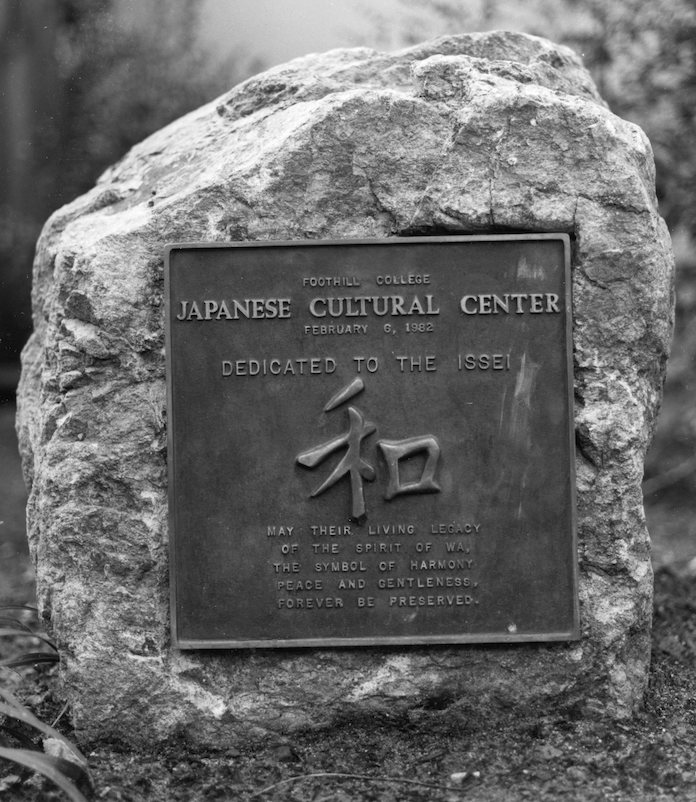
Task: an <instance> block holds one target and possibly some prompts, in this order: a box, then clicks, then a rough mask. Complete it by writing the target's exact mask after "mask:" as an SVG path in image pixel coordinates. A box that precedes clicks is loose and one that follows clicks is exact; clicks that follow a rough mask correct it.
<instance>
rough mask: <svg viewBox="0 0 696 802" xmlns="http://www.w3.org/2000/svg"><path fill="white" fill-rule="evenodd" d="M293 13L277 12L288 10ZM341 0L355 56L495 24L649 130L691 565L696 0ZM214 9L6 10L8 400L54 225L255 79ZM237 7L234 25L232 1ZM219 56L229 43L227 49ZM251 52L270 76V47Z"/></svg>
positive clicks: (676, 473) (200, 5)
mask: <svg viewBox="0 0 696 802" xmlns="http://www.w3.org/2000/svg"><path fill="white" fill-rule="evenodd" d="M317 2H321V0H317ZM285 3H286V0H278V6H279V7H280V5H281V4H283V5H285ZM345 3H346V4H347V5H348V4H350V5H351V6H354V7H357V8H359V10H360V17H361V18H362V19H363V21H364V24H363V25H362V26H361V27H360V29H359V30H352V31H347V32H346V45H349V46H351V45H355V44H363V45H368V46H372V47H377V48H382V49H394V48H397V47H402V46H405V45H408V44H411V43H413V42H416V41H422V40H424V39H427V38H430V37H433V36H438V35H443V34H452V33H459V32H469V31H476V30H490V29H496V28H499V29H514V30H522V31H526V32H528V33H532V34H536V35H540V36H545V37H546V38H549V39H552V40H554V41H557V42H561V43H564V44H567V45H568V46H570V47H571V48H573V49H574V50H575V51H576V52H578V53H579V54H580V55H581V56H582V58H583V60H584V62H585V64H586V66H587V67H588V69H589V70H590V71H591V73H592V74H593V76H594V79H595V81H596V83H597V85H598V86H599V88H600V91H601V92H602V94H603V96H604V98H605V99H606V101H607V103H608V104H609V106H610V107H611V108H612V110H613V111H615V112H616V113H617V114H618V115H620V116H622V117H624V118H627V119H629V120H632V121H634V122H636V123H638V124H639V125H640V126H641V127H642V128H643V129H644V130H645V131H646V133H647V134H648V136H649V138H650V140H651V142H652V145H653V149H654V152H655V159H656V165H657V192H658V197H659V200H660V205H661V210H662V214H663V216H664V217H665V219H666V220H667V223H668V225H669V227H670V231H671V233H672V237H673V241H674V245H675V252H676V255H677V262H678V272H677V288H678V302H677V326H676V339H675V347H674V353H673V358H672V361H671V364H670V371H669V378H668V382H667V388H666V396H665V403H664V408H663V415H662V417H661V422H660V425H659V431H658V437H657V439H656V442H655V446H654V447H653V449H652V451H651V455H650V458H649V460H648V464H647V468H646V480H647V481H646V485H645V488H646V491H647V496H648V501H649V505H648V513H649V517H650V518H651V520H650V524H651V528H652V530H653V533H654V534H657V535H658V537H657V538H656V539H657V540H659V539H660V538H659V535H660V534H661V533H668V534H671V535H673V536H674V537H673V540H672V541H670V542H672V543H675V544H676V543H677V541H678V540H679V538H681V540H679V542H680V543H681V545H679V546H674V548H676V549H677V551H676V552H674V551H672V552H670V553H668V554H665V555H663V557H664V559H665V560H666V561H668V560H669V559H672V558H683V559H686V558H687V556H688V555H690V554H692V553H693V549H692V547H691V543H693V542H694V536H695V535H696V500H695V499H696V492H694V491H696V405H695V404H694V403H693V398H692V395H693V390H692V388H693V387H694V371H695V370H696V366H695V364H694V354H695V353H696V317H695V315H694V312H695V311H696V256H695V255H694V249H693V242H694V239H695V238H696V182H695V179H696V126H695V124H694V115H695V113H696V112H695V109H696V0H651V2H649V3H646V2H644V0H612V2H611V3H608V2H606V0H526V2H524V3H520V2H518V0H371V2H369V3H368V2H367V0H345ZM205 4H206V0H2V2H1V3H0V393H1V398H4V400H5V401H7V402H8V403H11V400H12V397H13V392H14V382H15V381H16V378H17V375H18V358H19V353H20V350H21V348H22V345H23V343H24V341H25V340H26V338H27V337H28V335H29V333H30V329H31V315H30V302H29V294H30V276H31V263H32V258H33V252H34V246H35V242H36V238H37V236H38V234H39V231H40V229H41V226H42V224H43V222H44V221H45V220H46V218H47V217H48V215H49V214H50V213H51V212H52V211H53V210H54V209H56V208H58V207H59V206H60V205H62V204H63V203H66V202H68V201H70V200H71V199H72V198H74V197H76V196H77V195H79V194H80V193H82V192H84V191H85V190H86V189H88V188H89V187H90V186H91V185H92V184H93V183H94V181H95V179H96V178H97V177H98V176H99V174H100V173H101V172H102V170H104V169H105V168H106V167H107V166H108V165H109V164H111V163H113V162H114V161H116V160H117V159H119V158H120V157H121V156H122V155H123V154H124V153H125V152H126V151H127V150H128V148H129V147H130V146H131V145H133V144H135V143H136V142H138V141H139V140H141V139H143V138H144V137H145V136H146V135H147V134H149V133H151V132H152V131H154V130H156V129H158V128H160V127H162V126H163V125H164V124H166V123H167V122H169V121H170V120H172V119H174V118H176V117H178V116H180V115H181V114H183V113H185V112H187V111H189V110H190V109H192V108H195V107H197V106H198V105H200V104H202V103H204V102H206V101H207V100H210V99H212V98H213V97H215V96H216V95H217V94H219V93H221V92H223V91H225V90H226V89H228V88H230V87H231V86H232V85H233V84H235V83H237V82H238V81H239V80H240V79H242V78H244V77H246V76H247V75H249V74H250V71H251V69H252V62H251V60H250V59H248V58H246V59H245V57H244V56H243V55H242V54H240V53H239V52H237V53H235V52H232V53H226V54H225V57H224V58H222V59H221V58H220V52H217V53H216V54H214V57H213V54H212V53H211V52H210V49H209V48H206V46H205V45H204V43H203V40H202V39H201V37H199V35H198V33H199V27H200V24H201V20H202V15H204V14H205V13H206V5H205ZM329 5H331V4H329ZM229 6H230V7H231V8H230V13H231V15H232V19H234V6H235V2H232V0H230V1H229ZM334 8H335V6H334ZM224 47H225V45H224V40H223V41H222V42H221V43H220V46H219V48H218V51H221V50H222V51H224ZM307 49H308V50H311V49H313V48H312V46H311V44H310V45H309V46H308V48H307ZM251 54H252V56H254V55H255V56H256V60H255V61H254V62H253V67H254V68H255V69H256V70H258V69H260V68H261V67H262V66H263V51H262V50H260V49H257V51H256V53H255V54H254V52H253V49H252V51H251ZM0 512H2V510H0ZM682 541H683V542H682ZM669 548H672V546H670V547H669ZM694 570H696V564H695V566H694Z"/></svg>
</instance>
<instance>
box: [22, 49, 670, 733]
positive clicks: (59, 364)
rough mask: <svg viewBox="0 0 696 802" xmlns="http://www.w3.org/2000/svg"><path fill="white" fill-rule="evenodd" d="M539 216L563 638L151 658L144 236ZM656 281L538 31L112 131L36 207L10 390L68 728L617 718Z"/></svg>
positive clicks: (609, 122) (635, 603) (652, 216)
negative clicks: (566, 531) (107, 152)
mask: <svg viewBox="0 0 696 802" xmlns="http://www.w3.org/2000/svg"><path fill="white" fill-rule="evenodd" d="M537 231H550V232H556V231H560V232H568V233H570V234H572V235H573V237H574V240H573V297H574V315H575V326H574V335H573V340H574V371H575V417H576V432H577V446H578V448H577V475H578V533H579V560H580V601H581V621H582V631H583V637H582V640H581V641H579V642H576V643H571V644H555V645H545V646H544V645H515V646H514V647H506V646H495V647H485V646H464V647H461V646H460V647H438V648H412V649H390V648H373V649H324V650H289V651H281V652H271V651H263V650H258V651H253V652H250V653H228V652H214V653H205V652H187V653H177V652H173V651H172V650H171V649H170V646H169V612H168V605H169V589H168V567H167V470H166V425H167V423H166V422H167V411H166V404H165V373H164V370H165V368H164V350H163V345H164V339H163V299H162V294H163V248H164V246H165V244H166V243H168V242H175V241H205V240H208V241H220V242H229V241H235V240H262V239H269V240H279V239H280V240H288V239H306V238H312V239H317V238H348V237H359V238H370V237H388V236H396V235H401V236H403V235H408V234H430V233H432V234H442V233H477V232H537ZM672 287H673V262H672V257H671V250H670V245H669V239H668V235H667V231H666V228H665V225H664V223H663V222H662V220H661V219H660V217H659V216H658V214H657V210H656V200H655V193H654V173H653V162H652V155H651V150H650V146H649V144H648V142H647V140H646V138H645V136H644V135H643V133H642V132H641V131H640V130H639V129H638V128H637V127H636V126H634V125H632V124H630V123H627V122H624V121H622V120H620V119H618V118H617V117H615V116H614V115H613V114H611V113H610V112H609V111H608V109H607V108H606V106H605V104H604V103H603V102H602V100H601V99H600V98H599V96H598V95H597V92H596V90H595V88H594V86H593V84H592V82H591V80H590V78H589V77H588V75H587V73H586V72H585V71H584V69H583V68H582V66H581V64H580V62H579V61H578V59H577V58H576V57H575V56H574V55H573V54H572V53H571V52H570V51H568V50H566V49H564V48H561V47H556V46H554V45H552V44H550V43H549V42H546V41H544V40H541V39H537V38H534V37H529V36H524V35H520V34H503V33H491V34H473V35H467V36H458V37H449V38H443V39H439V40H436V41H434V42H429V43H426V44H423V45H420V46H418V47H415V48H412V49H409V50H405V51H402V52H399V53H396V54H388V55H387V54H381V53H376V52H374V51H371V50H366V49H358V50H348V51H334V52H331V53H327V54H325V55H312V56H307V57H305V58H301V59H297V60H295V61H293V62H290V63H289V64H286V65H283V66H280V67H276V68H274V69H272V70H270V71H269V72H266V73H264V74H262V75H259V76H257V77H255V78H252V79H250V80H249V81H247V82H245V83H243V84H241V85H240V86H238V87H236V88H234V89H233V90H231V91H230V92H229V93H228V94H226V95H224V96H223V97H221V98H218V99H217V100H216V101H214V102H212V103H210V104H209V105H206V106H204V107H202V108H201V109H199V110H197V111H194V112H192V113H191V114H189V115H187V116H186V117H184V118H182V119H181V120H178V121H177V122H174V123H172V124H171V125H170V126H168V127H167V128H165V129H163V130H161V131H159V132H158V133H156V134H154V135H153V136H151V137H150V138H148V139H147V140H145V141H144V142H142V143H141V144H139V145H137V146H136V147H135V148H133V150H132V151H131V152H130V153H129V154H127V155H126V156H125V158H124V159H123V160H122V161H121V162H119V163H118V164H116V165H115V166H113V167H112V168H110V169H109V170H108V171H107V172H106V173H105V174H104V175H103V176H102V177H101V178H100V180H99V181H98V183H97V185H96V186H95V187H94V189H93V190H91V191H90V192H89V193H87V194H86V195H84V196H83V197H81V198H79V199H77V200H76V201H74V202H73V203H71V204H70V205H68V206H66V207H64V208H62V209H60V210H59V211H57V212H56V213H55V214H54V215H53V216H52V217H51V219H50V220H49V221H48V223H47V224H46V227H45V229H44V231H43V234H42V236H41V238H40V241H39V244H38V250H37V256H36V262H35V270H34V291H33V304H34V325H35V332H34V334H33V336H32V338H31V340H30V342H29V343H28V345H27V347H26V350H25V352H24V366H23V375H22V382H21V387H20V392H19V417H18V428H19V433H20V440H21V446H20V447H21V450H22V455H23V462H24V470H25V476H26V479H27V482H28V485H29V487H30V500H29V507H28V518H29V537H30V547H31V552H32V555H33V557H34V560H35V562H36V567H37V579H38V595H39V604H40V607H41V613H42V615H43V617H44V619H45V620H46V622H47V624H48V626H49V627H50V629H51V630H52V632H53V634H54V635H55V637H56V639H57V642H58V644H59V646H60V650H61V657H62V679H63V686H64V690H65V693H66V696H67V698H68V699H69V700H70V702H71V705H72V712H73V717H74V722H75V725H76V727H77V731H78V733H79V736H80V737H81V738H82V739H83V740H90V739H94V738H98V737H113V738H122V739H125V740H128V741H130V742H133V741H135V742H142V743H148V742H152V741H156V740H158V739H162V738H168V737H174V736H177V735H181V734H185V735H186V736H187V737H189V738H191V739H193V740H195V741H199V742H202V743H213V744H218V745H219V744H225V743H233V742H235V741H236V740H238V739H240V738H248V737H250V736H253V735H259V734H262V733H264V732H269V731H276V732H281V733H288V732H292V731H293V730H294V729H296V728H304V727H321V726H326V725H330V724H331V723H332V722H335V721H338V720H345V719H346V718H351V717H354V718H356V719H357V718H360V717H362V716H364V715H368V714H374V713H377V714H385V715H389V716H394V715H402V714H404V715H408V716H409V717H410V718H411V720H413V721H420V720H424V721H425V720H427V719H428V717H430V716H447V715H452V716H454V715H463V716H466V715H470V714H474V713H475V714H476V715H477V716H482V715H485V716H492V715H494V714H495V713H496V711H504V710H506V709H509V708H511V707H521V706H536V705H541V706H543V705H547V704H552V705H553V706H554V707H558V706H560V705H582V706H584V707H586V708H588V709H595V710H599V711H606V712H608V713H609V714H611V715H615V716H625V715H628V714H630V713H631V711H632V710H634V709H635V708H636V706H637V705H639V704H640V700H641V697H642V693H643V691H644V688H645V685H646V681H647V671H648V660H649V628H650V610H651V598H652V572H651V568H650V555H649V539H648V534H647V532H646V528H645V522H644V517H643V508H642V498H641V492H640V483H641V479H642V471H643V457H644V453H645V450H646V448H647V446H648V444H649V441H650V437H651V434H652V431H653V427H654V423H655V415H656V412H657V409H658V406H659V400H660V392H661V383H662V378H663V375H664V368H665V361H666V355H667V352H668V348H669V341H670V336H671V324H672V300H673V299H672V292H673V289H672Z"/></svg>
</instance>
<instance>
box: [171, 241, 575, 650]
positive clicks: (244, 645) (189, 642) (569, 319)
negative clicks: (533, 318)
mask: <svg viewBox="0 0 696 802" xmlns="http://www.w3.org/2000/svg"><path fill="white" fill-rule="evenodd" d="M539 240H546V241H548V240H556V241H560V242H561V243H562V244H563V256H564V272H565V275H564V278H565V287H564V289H565V293H564V296H565V297H564V300H565V310H566V319H565V329H566V330H565V337H566V385H567V399H566V401H567V404H568V410H569V412H570V417H569V424H570V425H569V426H568V454H569V456H570V460H569V462H570V464H569V472H570V476H569V479H570V495H571V498H570V521H569V523H570V529H571V548H572V554H573V555H574V557H575V558H574V559H573V565H572V576H571V584H572V589H571V592H572V594H573V615H572V619H573V623H572V625H571V627H570V628H569V629H568V630H563V631H556V632H544V633H506V632H500V633H491V634H484V633H474V634H462V635H414V636H410V635H406V636H401V635H399V636H388V635H387V636H380V637H346V638H341V637H333V638H297V639H294V638H293V639H279V638H269V639H238V640H235V639H201V638H179V636H178V626H177V625H178V621H177V614H176V571H175V564H176V561H175V560H174V555H175V553H176V531H175V527H174V493H173V486H174V433H173V428H172V425H171V409H172V408H173V405H172V399H173V387H172V353H171V325H172V321H171V314H170V307H171V304H170V290H171V279H170V259H171V254H172V252H174V251H184V250H213V249H217V250H232V249H235V248H288V247H304V248H306V247H316V248H321V247H322V246H341V245H380V246H389V245H396V244H401V245H404V244H412V243H450V242H530V241H539ZM163 254H164V330H165V369H166V385H167V396H166V397H167V499H168V516H167V525H168V547H169V610H170V634H171V645H172V647H173V648H175V649H180V650H184V649H186V650H193V649H195V650H207V649H215V650H220V649H227V650H237V649H282V648H284V649H294V648H298V649H302V648H324V647H330V648H335V647H355V646H399V647H403V646H415V647H418V646H428V645H438V646H447V645H449V646H462V645H467V644H471V645H477V644H478V645H481V644H487V643H490V644H502V643H505V644H512V643H552V642H559V641H577V640H579V639H580V637H581V632H580V601H579V594H578V579H579V576H578V574H579V571H578V559H577V493H576V472H575V458H574V455H575V425H574V424H575V414H574V398H575V396H574V374H573V307H572V271H571V242H570V235H569V234H567V233H561V232H556V233H553V232H540V233H520V234H453V235H437V236H415V237H384V238H356V239H321V240H250V241H246V240H244V241H238V242H211V241H193V242H173V243H169V244H167V245H166V246H165V248H164V251H163Z"/></svg>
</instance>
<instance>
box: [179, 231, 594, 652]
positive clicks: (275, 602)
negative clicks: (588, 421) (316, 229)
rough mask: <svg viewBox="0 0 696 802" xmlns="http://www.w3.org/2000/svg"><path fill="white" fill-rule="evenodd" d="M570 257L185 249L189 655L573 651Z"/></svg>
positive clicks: (509, 239)
mask: <svg viewBox="0 0 696 802" xmlns="http://www.w3.org/2000/svg"><path fill="white" fill-rule="evenodd" d="M569 247H570V246H569V241H568V237H567V236H566V235H563V234H546V235H524V236H483V237H428V238H409V239H388V240H375V241H351V240H344V241H333V242H325V241H319V242H316V241H315V242H312V241H306V242H285V243H283V242H280V243H275V242H253V243H239V244H234V245H229V246H223V245H173V246H170V247H169V248H168V251H167V266H166V282H167V287H166V294H167V295H166V297H167V364H168V391H169V413H168V414H169V465H170V474H169V498H170V534H171V585H172V625H173V639H174V644H175V645H176V646H178V647H179V648H190V649H193V648H196V649H199V648H247V647H294V646H339V645H363V644H364V645H371V644H428V643H478V642H510V641H549V640H568V639H573V638H576V637H578V601H577V588H576V583H577V577H576V545H575V533H574V530H575V525H574V518H575V513H574V467H573V466H574V439H573V415H572V365H571V302H570V283H569V282H570V279H569Z"/></svg>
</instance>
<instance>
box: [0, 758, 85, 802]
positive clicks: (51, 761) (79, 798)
mask: <svg viewBox="0 0 696 802" xmlns="http://www.w3.org/2000/svg"><path fill="white" fill-rule="evenodd" d="M0 758H4V759H5V760H10V761H11V762H13V763H17V764H19V765H20V766H25V767H26V768H28V769H32V770H33V771H36V772H38V773H39V774H41V775H43V776H44V777H47V778H48V779H49V780H51V782H53V783H55V784H56V785H57V786H58V787H59V788H60V789H61V791H64V792H65V793H66V794H67V795H68V796H69V797H70V799H71V800H72V802H88V800H87V797H86V796H84V794H82V792H81V791H80V790H79V789H78V788H77V786H76V785H75V784H74V783H73V782H72V781H71V780H70V779H69V778H68V777H66V776H65V774H63V772H62V771H61V765H62V761H60V760H59V759H58V758H52V757H49V756H47V755H42V754H41V753H40V752H34V751H32V750H31V749H8V748H6V747H0Z"/></svg>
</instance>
